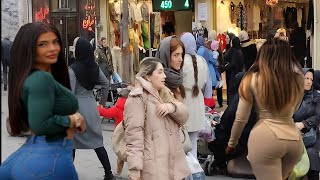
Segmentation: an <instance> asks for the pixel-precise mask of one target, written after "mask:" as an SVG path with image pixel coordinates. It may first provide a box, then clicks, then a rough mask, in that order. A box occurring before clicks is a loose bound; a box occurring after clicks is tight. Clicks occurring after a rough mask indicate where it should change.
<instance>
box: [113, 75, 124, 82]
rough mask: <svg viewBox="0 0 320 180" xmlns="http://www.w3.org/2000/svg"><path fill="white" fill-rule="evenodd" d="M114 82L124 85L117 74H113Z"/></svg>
mask: <svg viewBox="0 0 320 180" xmlns="http://www.w3.org/2000/svg"><path fill="white" fill-rule="evenodd" d="M112 80H113V83H122V79H121V77H120V76H119V74H118V73H116V72H114V73H113V74H112Z"/></svg>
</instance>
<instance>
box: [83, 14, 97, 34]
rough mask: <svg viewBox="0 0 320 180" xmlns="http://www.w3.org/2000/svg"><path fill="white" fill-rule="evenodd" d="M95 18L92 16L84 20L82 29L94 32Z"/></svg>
mask: <svg viewBox="0 0 320 180" xmlns="http://www.w3.org/2000/svg"><path fill="white" fill-rule="evenodd" d="M94 21H95V20H94V18H93V17H91V15H89V16H88V17H87V19H84V20H83V21H82V27H83V28H84V29H88V30H89V31H92V30H93V29H92V27H93V25H94Z"/></svg>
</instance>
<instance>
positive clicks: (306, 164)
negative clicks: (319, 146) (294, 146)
mask: <svg viewBox="0 0 320 180" xmlns="http://www.w3.org/2000/svg"><path fill="white" fill-rule="evenodd" d="M309 168H310V161H309V157H308V153H307V150H306V147H305V146H303V154H302V156H301V159H300V160H299V162H298V163H297V164H296V165H295V166H294V168H293V170H292V172H291V174H290V176H289V178H288V180H298V179H300V178H301V177H303V176H304V175H306V174H307V173H308V171H309Z"/></svg>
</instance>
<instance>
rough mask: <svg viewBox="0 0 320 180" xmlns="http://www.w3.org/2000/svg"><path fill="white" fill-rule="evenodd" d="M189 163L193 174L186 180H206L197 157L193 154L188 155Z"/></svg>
mask: <svg viewBox="0 0 320 180" xmlns="http://www.w3.org/2000/svg"><path fill="white" fill-rule="evenodd" d="M187 163H188V166H189V169H190V172H191V174H190V175H189V176H188V177H187V178H185V180H205V174H204V171H203V169H202V167H201V165H200V163H199V161H198V159H197V158H196V157H194V156H193V155H192V153H191V152H188V154H187Z"/></svg>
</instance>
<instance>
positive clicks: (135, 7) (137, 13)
mask: <svg viewBox="0 0 320 180" xmlns="http://www.w3.org/2000/svg"><path fill="white" fill-rule="evenodd" d="M130 8H132V9H130V10H131V11H132V12H131V15H132V19H133V21H135V22H141V21H142V20H143V19H142V15H141V9H140V8H141V4H136V3H130Z"/></svg>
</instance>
